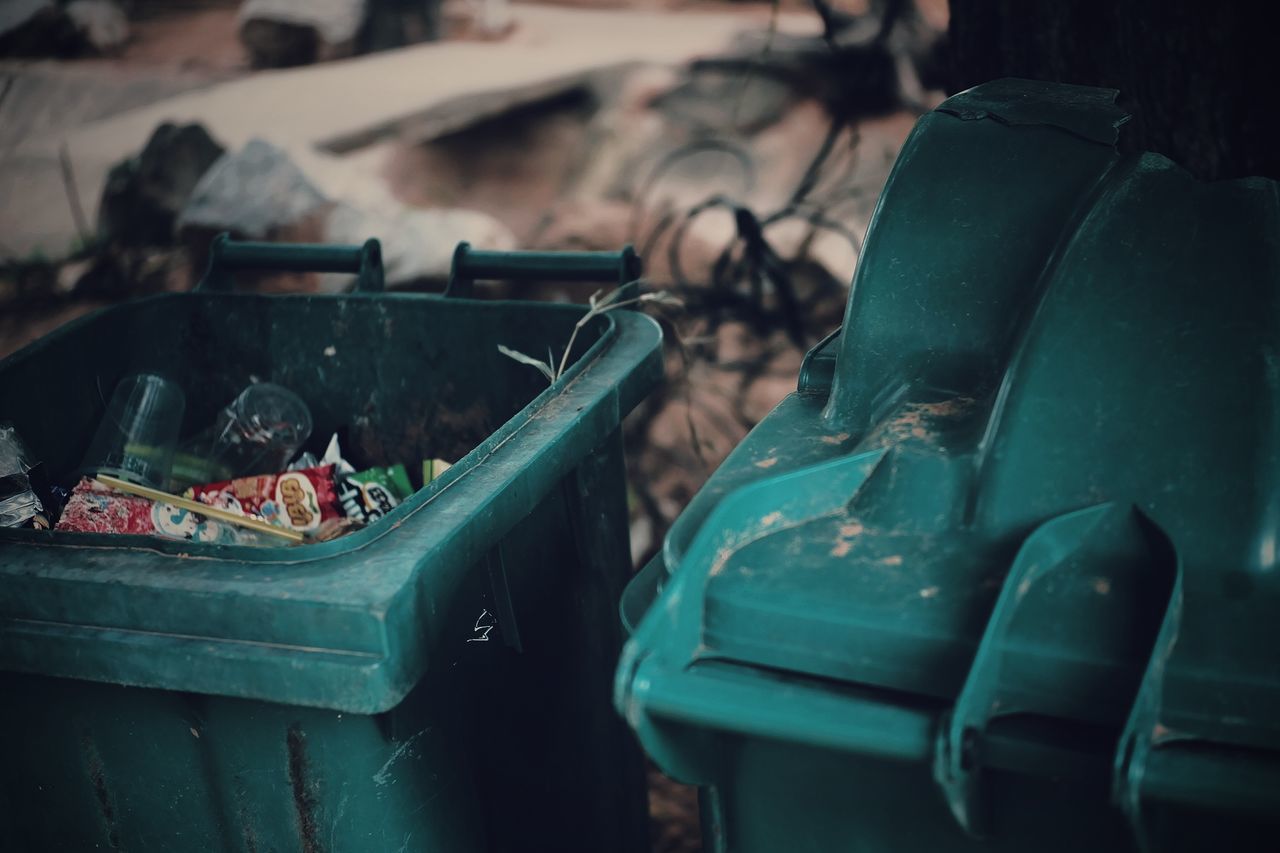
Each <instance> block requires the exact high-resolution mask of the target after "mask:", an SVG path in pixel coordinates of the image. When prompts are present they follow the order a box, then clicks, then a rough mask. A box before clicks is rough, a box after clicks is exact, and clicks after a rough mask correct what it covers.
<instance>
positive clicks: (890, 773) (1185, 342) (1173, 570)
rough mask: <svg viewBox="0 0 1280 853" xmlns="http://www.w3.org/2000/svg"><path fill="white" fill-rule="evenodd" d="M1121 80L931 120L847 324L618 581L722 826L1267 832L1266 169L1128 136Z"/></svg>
mask: <svg viewBox="0 0 1280 853" xmlns="http://www.w3.org/2000/svg"><path fill="white" fill-rule="evenodd" d="M1114 99H1115V93H1114V92H1111V91H1107V90H1098V89H1088V88H1081V87H1073V86H1057V85H1051V84H1045V83H1032V82H1027V81H1014V80H1005V81H997V82H994V83H990V84H987V85H984V86H980V87H978V88H976V89H973V90H971V91H968V92H965V93H961V94H959V95H957V96H955V97H953V98H951V99H950V100H948V101H947V102H945V103H944V104H943V105H942V106H940V107H939V108H938V109H937V110H935V111H934V112H933V113H931V114H929V115H927V116H925V117H924V118H922V119H921V120H920V121H919V123H918V124H917V126H916V129H915V131H914V132H913V134H912V136H911V138H910V139H909V140H908V142H907V144H906V146H905V147H904V149H903V151H902V154H901V155H900V157H899V159H898V163H897V165H896V167H895V169H894V171H893V174H892V175H891V177H890V179H889V183H888V185H887V187H886V189H885V192H884V194H883V196H882V198H881V200H880V203H879V206H878V208H877V211H876V214H875V216H874V218H873V221H872V225H871V228H870V231H869V233H868V237H867V241H866V247H865V251H864V253H863V257H862V259H861V261H860V263H859V267H858V273H857V277H856V278H855V280H854V284H853V289H852V292H851V294H850V298H849V307H848V311H847V314H846V318H845V323H844V326H843V328H842V329H841V330H840V332H839V333H838V334H836V335H833V336H832V337H831V338H829V339H827V340H826V341H824V342H823V343H822V344H820V345H819V346H818V347H816V348H815V349H814V351H813V352H811V353H810V354H809V356H808V357H807V358H806V360H805V364H804V367H803V368H802V370H801V375H800V382H799V390H798V392H797V393H796V394H794V395H792V396H790V397H788V398H787V399H786V400H784V401H783V402H782V403H781V405H779V406H778V408H777V409H776V410H775V411H774V412H773V413H772V414H771V415H770V416H769V417H767V418H766V419H765V420H764V421H763V422H762V423H761V424H760V425H759V426H758V427H757V428H756V429H755V430H754V431H753V432H752V433H751V434H750V435H749V436H748V437H747V439H746V440H745V441H744V442H743V443H742V444H741V445H740V446H739V447H738V448H737V449H736V450H735V451H734V452H733V454H731V455H730V457H729V458H728V459H727V460H726V462H725V463H724V465H723V466H722V467H721V469H720V470H719V471H717V472H716V474H715V475H714V476H713V477H712V478H711V480H710V481H709V482H708V483H707V485H706V486H705V487H704V489H703V490H702V491H701V492H700V493H699V494H698V495H697V496H696V497H695V499H694V500H693V501H692V503H691V504H690V506H689V507H688V509H687V510H686V511H685V513H684V514H683V515H682V516H681V518H680V519H678V520H677V522H676V524H675V525H674V526H673V528H672V530H671V532H670V534H669V535H668V537H667V539H666V541H665V543H664V550H663V554H662V559H661V562H660V564H659V565H657V567H656V568H653V569H651V570H650V571H649V572H648V573H647V574H646V575H645V576H643V577H642V578H640V579H638V580H637V582H636V586H635V587H634V588H633V589H629V590H628V592H627V593H626V594H625V595H624V602H626V613H627V614H628V616H629V618H630V619H631V620H633V621H634V620H635V618H636V615H635V614H637V613H639V612H644V611H645V606H644V605H645V601H644V600H643V599H649V600H653V597H654V596H655V595H656V603H655V604H653V606H650V607H648V609H647V612H646V613H645V615H644V617H643V619H642V620H640V624H639V625H638V626H637V627H636V629H635V633H634V635H633V638H632V640H631V641H630V642H629V643H628V645H627V647H626V649H625V650H624V653H623V659H622V662H621V664H620V666H619V670H618V676H617V682H616V687H615V702H616V704H617V706H618V708H619V710H620V711H621V712H622V713H623V714H624V715H625V717H626V719H627V720H628V722H629V723H630V724H631V725H632V727H633V728H634V729H635V730H636V732H637V733H638V735H639V736H640V739H641V742H642V744H643V745H644V747H645V749H646V750H647V751H648V752H649V754H650V755H651V756H652V757H653V758H654V760H655V761H656V762H657V763H658V764H659V766H661V767H662V768H663V769H664V770H665V771H667V772H668V773H671V774H672V775H674V776H676V777H678V778H681V779H683V780H685V781H688V782H693V783H697V784H700V785H704V786H707V791H706V802H707V806H708V807H707V809H706V812H705V813H704V815H703V819H704V824H705V825H707V826H708V827H709V835H708V845H709V846H710V848H711V849H714V850H731V851H774V850H782V849H792V848H793V847H794V846H795V845H796V844H797V843H798V842H797V839H801V838H802V839H804V843H805V844H807V845H809V846H810V847H812V849H816V850H843V849H867V850H926V849H927V850H969V849H974V850H1011V851H1012V850H1086V849H1088V850H1130V849H1146V850H1183V849H1232V850H1239V849H1274V839H1275V838H1276V832H1277V827H1275V826H1274V825H1269V826H1267V825H1266V824H1268V823H1270V822H1274V821H1276V820H1278V819H1280V655H1277V654H1276V648H1277V641H1278V640H1280V623H1278V622H1277V619H1276V616H1277V605H1280V579H1278V578H1280V561H1278V560H1277V557H1278V555H1277V545H1276V542H1277V535H1278V534H1280V483H1278V482H1277V479H1278V475H1280V464H1278V463H1277V460H1278V459H1280V361H1278V360H1277V359H1278V358H1280V356H1278V355H1277V353H1280V311H1277V308H1278V307H1280V299H1278V297H1280V236H1278V235H1280V192H1278V191H1277V189H1278V188H1277V185H1276V183H1275V182H1272V181H1267V180H1261V179H1251V180H1243V181H1233V182H1225V183H1216V184H1202V183H1198V182H1196V181H1195V180H1193V179H1192V178H1191V177H1189V176H1188V175H1187V174H1186V173H1184V172H1183V171H1182V170H1181V169H1179V168H1177V167H1176V166H1174V165H1173V164H1171V163H1170V162H1168V161H1167V160H1165V159H1163V158H1161V157H1158V156H1155V155H1150V154H1147V155H1141V156H1136V155H1135V156H1122V155H1120V154H1119V153H1118V152H1117V151H1116V148H1115V142H1116V139H1117V135H1118V133H1119V128H1120V126H1121V125H1122V124H1123V122H1124V121H1125V119H1126V118H1127V117H1126V116H1125V115H1124V113H1123V112H1121V111H1120V110H1119V109H1118V108H1117V107H1116V106H1115V105H1114ZM655 574H656V575H658V577H656V578H655V577H654V575H655Z"/></svg>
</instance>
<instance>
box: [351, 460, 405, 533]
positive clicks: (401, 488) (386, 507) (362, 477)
mask: <svg viewBox="0 0 1280 853" xmlns="http://www.w3.org/2000/svg"><path fill="white" fill-rule="evenodd" d="M335 479H336V485H337V489H338V503H339V504H340V505H341V506H342V511H343V513H345V514H346V516H347V518H350V519H354V520H356V521H362V522H365V523H366V524H367V523H369V522H373V521H377V520H378V519H379V518H382V516H384V515H386V514H387V513H389V512H391V510H393V509H395V508H396V507H397V506H399V505H400V502H401V501H402V500H404V499H405V498H407V497H409V495H411V494H413V486H411V485H410V484H409V472H408V471H406V470H405V467H404V466H403V465H389V466H387V467H385V468H370V469H369V470H367V471H357V472H355V473H354V474H339V475H338V476H337V477H336V478H335Z"/></svg>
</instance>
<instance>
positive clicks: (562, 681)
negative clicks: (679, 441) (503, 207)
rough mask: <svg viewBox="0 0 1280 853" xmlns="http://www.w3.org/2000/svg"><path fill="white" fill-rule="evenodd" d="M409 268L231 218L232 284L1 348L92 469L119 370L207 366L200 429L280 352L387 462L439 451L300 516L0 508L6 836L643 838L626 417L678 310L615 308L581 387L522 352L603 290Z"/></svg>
mask: <svg viewBox="0 0 1280 853" xmlns="http://www.w3.org/2000/svg"><path fill="white" fill-rule="evenodd" d="M455 264H456V266H455V281H454V285H453V287H452V289H455V290H460V289H463V288H465V287H466V285H467V283H469V281H470V280H471V279H478V278H486V277H502V278H529V277H535V276H546V277H551V278H557V279H576V280H584V281H585V280H593V279H594V280H602V279H603V280H608V279H609V278H611V277H612V278H614V280H617V279H619V278H621V279H629V278H630V277H631V276H632V275H633V274H634V256H633V255H630V254H629V252H628V253H623V254H616V253H615V254H613V255H604V254H595V253H582V254H570V255H567V256H562V255H545V254H526V253H512V254H510V255H506V254H501V253H485V252H474V253H471V252H468V251H466V249H465V248H464V249H462V250H460V252H459V255H458V257H457V258H456V261H455ZM243 267H265V268H272V269H286V268H288V269H301V268H305V269H313V270H334V271H348V272H355V271H357V270H360V278H359V286H358V289H357V292H354V293H351V294H348V295H323V296H322V295H305V296H303V295H292V296H268V295H252V294H244V293H235V292H232V291H231V290H230V289H229V288H228V287H227V286H228V285H229V284H230V281H229V280H230V279H232V278H234V277H235V276H234V274H233V273H234V272H235V271H236V270H238V269H240V268H243ZM380 289H381V276H380V266H379V262H378V258H377V244H376V242H373V241H371V242H370V243H369V244H366V246H365V247H364V248H363V249H361V248H359V247H350V248H343V247H314V246H310V247H291V248H284V247H275V246H264V245H234V244H219V245H218V246H217V247H216V251H215V254H214V261H213V265H212V267H211V272H210V275H209V276H207V278H206V280H205V284H204V286H203V287H202V288H201V289H200V290H199V291H197V292H194V293H189V294H168V295H161V296H155V297H150V298H146V299H142V300H139V301H136V302H132V303H130V304H126V305H121V306H117V307H113V308H109V309H107V310H104V311H101V312H99V313H97V314H95V315H93V316H91V317H89V318H86V319H84V320H81V321H79V322H76V323H73V324H70V325H69V326H67V327H66V328H64V329H61V330H59V331H58V332H56V333H54V334H52V335H49V336H48V337H46V338H44V339H43V340H41V341H39V342H37V343H35V344H33V345H32V346H29V347H27V348H26V349H24V350H22V351H20V352H19V353H17V354H15V355H13V356H11V357H10V358H8V359H6V360H4V361H3V362H0V420H11V421H13V422H14V424H15V425H16V426H17V429H18V431H19V433H20V434H21V435H22V437H23V438H24V439H25V441H26V443H27V444H28V446H29V447H30V449H31V451H32V453H33V455H34V456H35V457H36V458H37V459H40V460H42V461H43V462H44V463H45V464H46V465H47V467H48V470H49V472H50V473H51V474H52V475H53V476H54V478H55V479H58V480H61V479H65V478H66V477H67V476H70V475H71V472H73V471H74V470H75V469H76V467H77V465H78V464H79V462H80V454H82V453H83V452H84V449H85V447H86V445H87V444H88V442H89V439H90V437H91V436H92V434H93V431H94V429H95V427H96V425H97V422H98V421H99V419H100V418H101V416H102V414H103V410H104V408H105V405H106V403H105V401H106V399H107V398H109V397H110V395H111V389H112V388H113V387H114V386H115V383H116V382H117V381H118V380H119V379H120V378H121V377H122V376H125V375H128V374H130V373H134V372H140V371H145V372H155V373H160V374H162V375H165V376H167V377H169V378H171V379H173V380H175V381H177V382H179V383H180V384H181V385H182V387H183V388H184V389H185V392H186V399H187V409H188V412H187V416H186V424H187V429H188V431H191V430H193V429H195V428H198V427H200V426H202V425H203V424H205V423H208V422H210V421H211V420H212V418H213V415H214V413H215V411H216V410H217V409H218V408H220V407H221V406H222V405H223V404H225V403H226V402H227V401H228V400H230V399H232V398H233V397H234V396H235V395H236V393H237V392H238V391H239V390H240V389H241V388H242V387H244V386H245V385H247V384H248V383H249V382H251V381H253V380H269V381H273V382H277V383H279V384H281V385H284V386H286V387H288V388H290V389H292V390H293V391H295V392H297V393H298V394H299V395H300V396H302V397H303V398H304V399H305V400H306V401H307V402H308V403H309V405H310V408H311V413H312V417H313V420H314V424H315V426H314V431H313V434H312V446H311V449H312V450H320V449H322V448H323V445H324V442H325V440H327V438H328V436H329V435H330V433H331V432H333V431H334V430H335V429H337V428H339V427H346V428H347V430H348V435H349V442H350V446H348V447H347V448H345V449H346V450H347V451H348V453H349V454H350V455H352V456H353V457H358V458H362V459H364V460H365V461H367V462H368V463H369V464H390V463H395V462H411V461H415V460H419V459H430V458H444V459H447V460H450V461H454V462H455V463H456V464H454V465H453V467H452V468H450V469H449V470H448V471H447V472H446V473H444V474H443V476H441V477H439V478H438V479H436V480H435V481H434V482H431V483H430V484H429V485H428V486H427V487H426V488H424V489H423V490H421V491H419V492H418V493H417V494H415V495H414V496H413V497H412V498H411V499H409V500H407V501H405V502H403V503H402V504H401V505H400V506H398V507H397V508H395V509H394V510H392V511H391V512H390V513H388V514H387V515H386V516H385V518H383V519H381V520H380V521H379V522H377V523H376V524H373V525H371V526H369V527H367V528H365V529H364V530H361V531H359V532H356V533H353V534H351V535H349V536H346V537H344V538H341V539H337V540H334V541H331V542H327V543H322V544H310V545H301V546H297V547H293V548H288V547H267V548H254V547H250V546H244V545H216V544H208V543H196V542H187V541H177V540H166V539H159V538H153V537H142V536H110V535H102V534H74V533H62V532H54V533H50V532H47V531H37V530H12V529H9V530H3V531H0V756H2V758H0V849H3V850H6V851H36V850H95V849H98V850H142V849H150V850H175V851H176V850H184V851H185V850H219V851H243V853H254V851H259V852H260V853H265V851H271V850H273V851H282V853H283V851H304V853H321V851H375V850H376V851H395V850H430V851H449V853H453V851H520V850H548V849H555V850H575V851H593V853H594V851H600V850H630V851H641V850H644V849H646V808H645V789H644V777H643V762H642V759H641V755H640V752H639V750H638V749H637V748H636V747H635V744H634V739H633V738H632V737H631V735H630V733H629V732H628V731H627V729H626V727H625V725H623V724H622V722H621V721H620V720H618V719H617V716H616V715H615V714H614V713H613V710H612V707H611V705H610V686H611V683H612V675H613V670H614V666H615V665H616V662H617V654H618V651H619V649H620V647H621V640H622V638H621V630H620V628H619V627H618V625H617V620H616V616H615V614H616V606H617V600H618V597H619V595H620V594H621V591H622V588H623V586H624V584H625V582H626V578H627V577H628V576H629V574H630V557H629V548H628V544H627V542H628V527H627V509H626V497H625V488H624V470H623V460H622V444H621V439H620V421H621V418H622V416H623V415H625V414H626V412H628V411H629V410H630V409H631V408H632V407H633V406H634V405H636V403H637V402H639V401H640V400H641V399H642V398H643V397H644V396H645V395H646V394H647V393H648V392H649V391H650V390H651V389H652V388H653V387H654V386H655V384H656V383H657V382H659V381H660V379H661V374H662V361H661V333H660V330H659V328H658V327H657V325H656V324H655V323H654V322H653V321H652V320H650V319H649V318H647V317H645V316H643V315H641V314H638V313H632V312H627V311H619V312H614V313H610V314H608V315H605V316H604V317H602V318H600V319H599V320H598V321H594V322H593V324H592V325H589V326H588V327H587V333H586V334H585V336H584V335H580V336H579V337H580V338H583V337H585V340H582V341H581V343H580V345H579V346H578V347H576V350H577V352H576V353H575V357H574V360H573V362H572V367H571V368H570V369H569V371H568V372H567V373H566V375H565V376H564V377H563V378H562V379H561V381H559V382H557V383H556V384H555V385H554V386H553V387H551V388H548V387H547V383H546V381H545V380H544V379H543V378H542V377H541V376H540V375H539V374H538V373H537V372H536V371H534V370H531V369H530V368H529V367H527V366H525V365H522V364H518V363H516V362H514V361H512V360H510V359H509V358H506V357H504V356H503V355H502V354H501V353H499V351H498V349H497V347H498V345H499V344H502V345H505V346H509V347H512V348H514V349H517V350H520V351H523V352H528V353H545V352H546V351H547V349H548V347H553V348H557V349H558V348H559V347H562V346H563V345H564V344H565V342H566V341H567V340H568V338H569V334H570V331H571V329H572V328H573V326H574V324H575V323H576V322H577V321H578V319H579V318H580V317H581V316H582V313H583V309H582V308H579V307H575V306H570V305H555V304H548V303H533V302H484V301H472V300H467V299H456V298H439V297H432V296H428V295H424V294H390V293H381V292H378V291H379V290H380Z"/></svg>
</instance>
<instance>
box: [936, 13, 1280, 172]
mask: <svg viewBox="0 0 1280 853" xmlns="http://www.w3.org/2000/svg"><path fill="white" fill-rule="evenodd" d="M1267 17H1268V16H1267V15H1266V14H1265V13H1264V12H1263V11H1261V7H1259V6H1255V5H1253V4H1250V3H1240V2H1229V0H1228V2H1213V0H1197V2H1190V1H1189V0H1112V2H1105V1H1104V0H1079V2H1076V1H1075V0H951V26H950V42H951V50H952V79H951V85H950V89H951V91H959V90H961V89H966V88H968V87H970V86H973V85H976V84H978V83H982V82H985V81H987V80H991V79H995V78H999V77H1028V78H1032V79H1037V80H1052V81H1057V82H1063V83H1078V84H1082V85H1090V86H1106V87H1110V88H1113V89H1119V90H1120V103H1121V104H1122V105H1123V106H1124V107H1125V108H1127V109H1128V110H1129V111H1130V112H1132V113H1133V119H1132V121H1131V122H1130V123H1129V125H1127V126H1126V127H1125V129H1124V130H1123V132H1122V134H1121V146H1122V148H1123V149H1124V150H1127V151H1156V152H1159V153H1161V154H1164V155H1165V156H1167V157H1169V158H1170V159H1171V160H1173V161H1175V162H1177V163H1179V164H1181V165H1182V166H1184V167H1186V168H1187V169H1189V170H1190V171H1191V172H1192V173H1193V174H1195V175H1196V176H1198V177H1200V178H1204V179H1218V178H1237V177H1244V176H1247V175H1262V176H1265V177H1270V178H1280V122H1278V120H1277V110H1276V106H1277V104H1276V89H1275V87H1276V85H1277V83H1280V75H1278V74H1277V73H1276V72H1277V69H1278V67H1280V63H1278V62H1277V56H1278V55H1280V48H1277V47H1276V46H1275V45H1274V43H1273V42H1274V38H1273V35H1272V30H1271V28H1270V27H1269V26H1268V24H1267V22H1266V20H1265V19H1266V18H1267Z"/></svg>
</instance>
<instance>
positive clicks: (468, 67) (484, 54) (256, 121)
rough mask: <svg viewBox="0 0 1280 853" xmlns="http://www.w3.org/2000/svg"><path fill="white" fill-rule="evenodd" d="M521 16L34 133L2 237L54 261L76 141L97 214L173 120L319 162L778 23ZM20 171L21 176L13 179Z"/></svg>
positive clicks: (1, 173) (799, 26) (808, 23)
mask: <svg viewBox="0 0 1280 853" xmlns="http://www.w3.org/2000/svg"><path fill="white" fill-rule="evenodd" d="M513 13H514V16H515V21H516V29H515V32H514V33H513V34H512V35H511V36H510V37H509V38H507V39H505V40H503V41H501V42H444V43H437V44H428V45H418V46H414V47H409V48H404V49H401V50H396V51H389V52H386V53H380V54H374V55H371V56H365V57H359V58H355V59H351V60H344V61H340V62H331V63H326V64H321V65H313V66H309V67H306V68H299V69H289V70H284V71H272V72H263V73H258V74H254V75H251V76H248V77H244V78H241V79H238V80H234V81H232V82H227V83H222V84H219V85H215V86H212V87H209V88H205V89H201V90H199V91H195V92H189V93H186V94H182V95H179V96H177V97H173V98H168V99H165V100H163V101H160V102H158V103H155V104H152V105H149V106H146V107H141V108H138V109H133V110H129V111H127V112H124V113H121V114H118V115H115V116H112V117H110V118H107V119H104V120H101V121H95V122H91V123H88V124H85V125H82V126H80V127H78V128H75V129H72V130H69V131H62V130H60V131H59V132H57V133H50V134H41V135H39V136H37V137H34V138H29V139H27V140H25V141H24V142H22V143H21V144H20V145H18V146H17V147H16V148H15V149H13V150H12V152H11V154H10V156H9V157H8V158H6V159H4V160H3V162H0V235H3V240H4V243H5V247H6V250H7V251H8V252H12V253H17V254H22V255H25V254H30V253H31V252H34V251H43V252H45V253H47V254H51V255H55V256H56V255H58V254H59V253H62V252H64V251H65V249H66V247H67V246H68V245H70V244H71V243H73V242H74V240H75V237H76V232H75V227H74V221H73V220H72V218H71V215H70V208H69V205H68V203H67V201H66V189H65V187H64V181H63V179H62V170H61V168H60V167H59V160H58V158H59V151H60V150H61V149H62V148H63V147H64V146H65V149H66V152H67V156H68V157H69V159H70V162H71V163H72V165H73V168H74V171H75V175H76V183H77V185H78V189H79V193H80V196H81V199H82V203H83V206H84V208H85V211H86V213H87V214H88V217H89V218H90V220H91V221H92V220H93V219H94V218H95V216H96V210H97V204H98V197H99V195H100V193H101V187H102V185H103V182H104V180H105V176H106V173H107V171H108V170H109V169H110V168H111V166H112V165H113V164H115V163H116V162H118V161H119V160H121V159H123V158H124V157H128V156H130V155H132V154H134V153H136V152H137V151H138V150H140V149H141V147H142V145H143V144H144V143H145V141H146V139H147V137H148V136H149V135H150V133H151V131H152V130H153V129H154V128H155V127H156V126H157V125H158V124H160V123H162V122H164V121H174V122H192V121H198V122H202V123H204V125H205V126H206V127H207V128H208V129H209V131H210V133H211V134H212V135H213V136H214V138H215V139H217V140H218V141H219V142H221V143H222V144H223V145H225V146H227V147H238V146H240V145H243V144H244V143H245V142H247V141H248V140H249V139H251V138H253V137H255V136H259V137H262V138H265V139H268V140H270V141H272V142H274V143H276V144H277V145H280V146H282V147H284V148H286V149H287V150H289V151H290V152H291V153H294V152H299V155H300V157H301V158H303V159H305V158H306V157H307V155H308V154H309V155H310V156H311V158H313V159H314V158H315V157H316V155H334V154H338V153H341V152H344V151H349V150H351V149H353V148H357V147H360V146H363V145H366V144H368V143H370V142H372V141H375V140H378V139H380V138H387V137H399V136H409V137H411V138H414V139H419V140H420V139H423V138H429V137H430V136H431V135H432V134H437V133H441V132H447V131H450V130H456V129H458V128H459V127H461V126H464V125H465V124H466V123H467V122H468V121H475V120H478V119H481V118H484V117H487V116H489V115H492V114H493V112H494V111H495V110H499V109H505V108H507V107H509V106H511V105H513V103H518V102H519V101H513V98H515V97H527V98H528V99H529V100H536V99H538V98H542V97H546V95H547V92H548V89H549V88H550V89H554V88H556V87H559V86H565V85H571V84H572V81H573V80H574V78H575V77H580V76H581V75H584V74H587V73H589V72H591V71H594V70H599V69H601V68H604V67H608V66H612V65H618V64H625V63H650V64H681V63H685V62H688V61H690V60H692V59H695V58H697V57H700V56H707V55H712V54H714V53H716V52H718V51H720V50H722V49H724V48H726V47H727V46H728V45H729V44H730V43H731V42H732V40H733V37H734V36H735V35H736V34H737V33H739V32H741V31H743V30H744V29H749V28H760V27H764V26H766V24H767V20H768V10H767V9H766V8H760V9H756V10H752V11H750V12H746V11H743V12H732V13H724V12H714V13H706V12H637V11H622V10H608V11H587V10H580V9H564V8H554V7H544V6H533V5H523V4H521V5H516V6H514V7H513ZM779 28H780V29H782V30H784V31H786V32H813V31H816V21H815V19H814V17H813V16H811V15H802V14H788V15H782V16H780V19H779ZM513 93H515V94H513ZM322 158H323V159H324V160H326V161H332V160H334V159H338V158H335V157H332V156H323V157H322ZM344 159H345V158H344ZM330 165H332V163H330ZM304 168H306V167H305V165H304ZM15 169H18V170H20V171H21V172H22V174H21V175H14V174H11V173H12V172H13V171H14V170H15ZM362 174H368V172H367V171H365V170H362Z"/></svg>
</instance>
